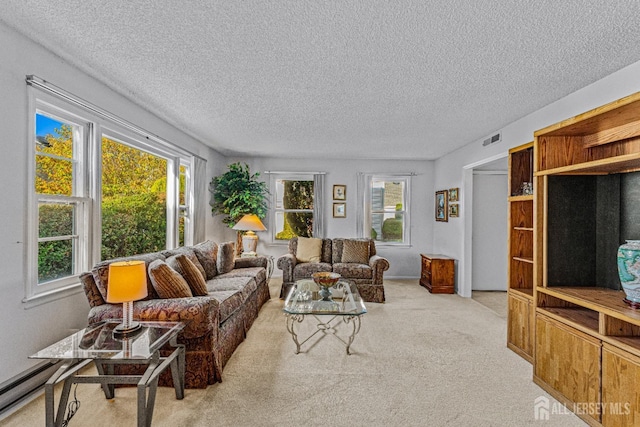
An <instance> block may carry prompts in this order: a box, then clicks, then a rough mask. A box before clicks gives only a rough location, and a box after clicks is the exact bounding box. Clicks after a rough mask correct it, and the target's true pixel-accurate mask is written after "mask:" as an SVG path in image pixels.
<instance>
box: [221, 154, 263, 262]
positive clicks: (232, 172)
mask: <svg viewBox="0 0 640 427" xmlns="http://www.w3.org/2000/svg"><path fill="white" fill-rule="evenodd" d="M228 168H229V170H228V171H227V172H225V173H224V174H222V175H220V176H217V177H214V178H213V179H212V180H211V184H210V185H209V191H211V193H212V195H213V197H212V200H211V212H212V213H213V214H214V215H220V214H222V215H225V217H224V218H223V219H222V222H223V223H225V224H227V225H228V226H229V228H231V227H233V226H234V225H235V224H236V223H237V222H238V221H240V219H241V218H242V217H243V216H244V215H246V214H255V215H257V216H258V217H259V218H260V219H264V217H265V216H266V214H267V201H266V196H267V194H268V193H269V191H268V189H267V184H266V183H265V182H263V181H258V177H259V176H260V173H255V174H253V175H251V172H250V171H249V165H247V164H246V163H244V164H241V163H240V162H237V163H232V164H230V165H229V166H228ZM241 247H242V232H240V231H239V232H238V243H237V244H236V252H237V253H240V248H241Z"/></svg>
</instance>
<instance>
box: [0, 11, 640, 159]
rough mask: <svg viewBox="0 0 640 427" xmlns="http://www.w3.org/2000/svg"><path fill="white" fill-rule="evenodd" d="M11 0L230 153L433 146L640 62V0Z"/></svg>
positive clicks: (467, 138)
mask: <svg viewBox="0 0 640 427" xmlns="http://www.w3.org/2000/svg"><path fill="white" fill-rule="evenodd" d="M2 6H3V7H2V10H1V11H0V20H2V21H4V22H5V23H6V24H7V25H9V26H12V27H13V28H15V29H17V30H18V31H20V32H22V33H23V34H25V35H27V36H28V37H31V38H33V39H35V40H36V41H37V42H39V43H40V44H42V45H44V46H46V47H47V48H49V49H51V50H53V51H54V52H56V53H57V54H58V55H60V56H61V57H62V58H64V59H65V60H67V61H68V62H70V63H72V64H74V65H76V66H77V67H79V68H80V69H82V70H84V71H86V72H87V73H89V74H91V75H93V76H95V77H97V78H98V79H100V80H102V81H104V82H105V83H106V84H108V85H109V86H111V87H112V88H113V89H115V90H116V91H118V92H120V93H122V94H123V95H125V96H127V97H128V98H130V99H132V100H134V101H135V102H136V103H138V104H140V105H142V106H144V107H145V108H147V109H148V110H150V111H152V112H154V113H155V114H156V115H158V116H160V117H161V118H163V119H165V120H167V121H169V122H170V123H172V124H173V125H175V126H176V127H178V128H180V129H182V130H184V131H185V132H187V133H188V134H190V135H192V136H194V137H195V138H197V139H199V140H201V141H203V142H204V143H206V144H208V145H210V146H211V147H213V148H215V149H217V150H219V151H220V152H222V153H224V154H227V155H232V154H246V155H251V156H285V157H308V156H315V157H318V158H336V157H340V158H363V157H364V158H381V159H434V158H438V157H440V156H442V155H444V154H446V153H448V152H450V151H453V150H454V149H456V148H458V147H460V146H462V145H465V144H468V143H470V142H472V141H475V140H477V139H480V138H483V137H485V136H487V135H489V134H490V133H491V132H494V131H496V130H499V129H500V128H501V127H503V126H505V125H506V124H508V123H510V122H512V121H514V120H516V119H518V118H520V117H522V116H525V115H527V114H529V113H531V112H533V111H535V110H537V109H539V108H541V107H543V106H545V105H547V104H549V103H551V102H553V101H555V100H557V99H559V98H561V97H563V96H565V95H567V94H569V93H571V92H573V91H575V90H577V89H579V88H581V87H584V86H586V85H588V84H590V83H592V82H594V81H596V80H598V79H600V78H602V77H604V76H606V75H607V74H610V73H612V72H614V71H616V70H619V69H620V68H623V67H624V66H626V65H629V64H631V63H633V62H636V61H638V60H640V1H638V0H615V1H608V2H607V1H602V0H597V1H589V0H562V1H558V0H538V1H530V0H513V1H504V0H476V1H472V2H470V1H467V0H446V1H445V0H432V1H403V0H397V1H392V0H384V1H383V0H358V1H353V0H352V1H348V0H329V1H306V0H304V1H303V0H292V1H254V0H246V1H242V0H228V1H214V0H193V1H166V0H137V1H131V0H109V1H93V0H3V5H2ZM40 77H42V78H44V79H46V78H47V76H40ZM53 83H55V82H53ZM67 89H69V88H67Z"/></svg>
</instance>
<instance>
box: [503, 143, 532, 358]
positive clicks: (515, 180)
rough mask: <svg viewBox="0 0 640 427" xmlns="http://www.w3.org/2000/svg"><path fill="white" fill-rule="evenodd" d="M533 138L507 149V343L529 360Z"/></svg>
mask: <svg viewBox="0 0 640 427" xmlns="http://www.w3.org/2000/svg"><path fill="white" fill-rule="evenodd" d="M525 183H531V184H533V142H530V143H528V144H524V145H521V146H519V147H516V148H513V149H511V150H510V151H509V184H508V186H509V198H508V204H509V208H508V209H509V214H508V227H509V233H508V236H509V241H508V254H509V255H508V256H509V260H508V291H507V292H508V295H507V299H508V323H507V347H509V348H510V349H511V350H513V351H515V352H516V353H517V354H519V355H520V356H522V357H523V358H524V359H526V360H528V361H529V362H531V361H532V358H533V340H532V337H533V326H534V325H533V313H534V307H533V293H534V286H533V230H534V229H533V194H523V184H525Z"/></svg>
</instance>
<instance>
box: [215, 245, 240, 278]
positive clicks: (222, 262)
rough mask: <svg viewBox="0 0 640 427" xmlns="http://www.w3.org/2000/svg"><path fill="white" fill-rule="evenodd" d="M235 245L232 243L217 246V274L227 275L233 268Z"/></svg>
mask: <svg viewBox="0 0 640 427" xmlns="http://www.w3.org/2000/svg"><path fill="white" fill-rule="evenodd" d="M235 262H236V245H235V243H234V242H225V243H220V245H219V246H218V263H217V267H218V273H219V274H224V273H228V272H230V271H231V270H233V268H234V267H235Z"/></svg>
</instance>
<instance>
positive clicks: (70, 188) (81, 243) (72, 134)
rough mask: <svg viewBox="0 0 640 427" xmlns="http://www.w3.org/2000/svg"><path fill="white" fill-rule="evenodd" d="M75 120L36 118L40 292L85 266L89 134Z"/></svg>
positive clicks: (63, 282) (59, 116)
mask: <svg viewBox="0 0 640 427" xmlns="http://www.w3.org/2000/svg"><path fill="white" fill-rule="evenodd" d="M58 113H60V112H58ZM65 116H66V117H65ZM74 119H76V118H75V117H72V116H71V115H65V114H54V112H52V113H50V114H46V113H44V112H42V111H40V110H38V111H36V113H35V134H36V138H35V141H34V143H35V144H34V148H35V176H34V184H35V186H34V187H35V188H34V189H35V194H36V201H37V224H36V225H37V230H38V233H37V253H38V265H37V281H38V283H39V284H41V285H42V287H43V288H44V289H50V288H52V287H53V286H54V285H53V283H55V282H56V281H57V282H59V284H60V285H66V284H68V283H69V281H68V280H65V279H66V278H68V277H70V276H73V275H76V274H78V273H80V271H79V269H80V268H82V267H84V265H85V264H86V263H85V253H86V250H87V244H86V242H87V231H88V230H87V227H86V215H87V213H88V211H89V206H90V199H89V197H88V193H87V189H86V185H85V180H84V173H83V171H84V169H85V165H86V161H85V155H84V153H85V149H84V148H85V147H86V137H87V134H88V130H89V128H88V126H87V125H86V124H85V125H83V124H80V123H79V121H74Z"/></svg>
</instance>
